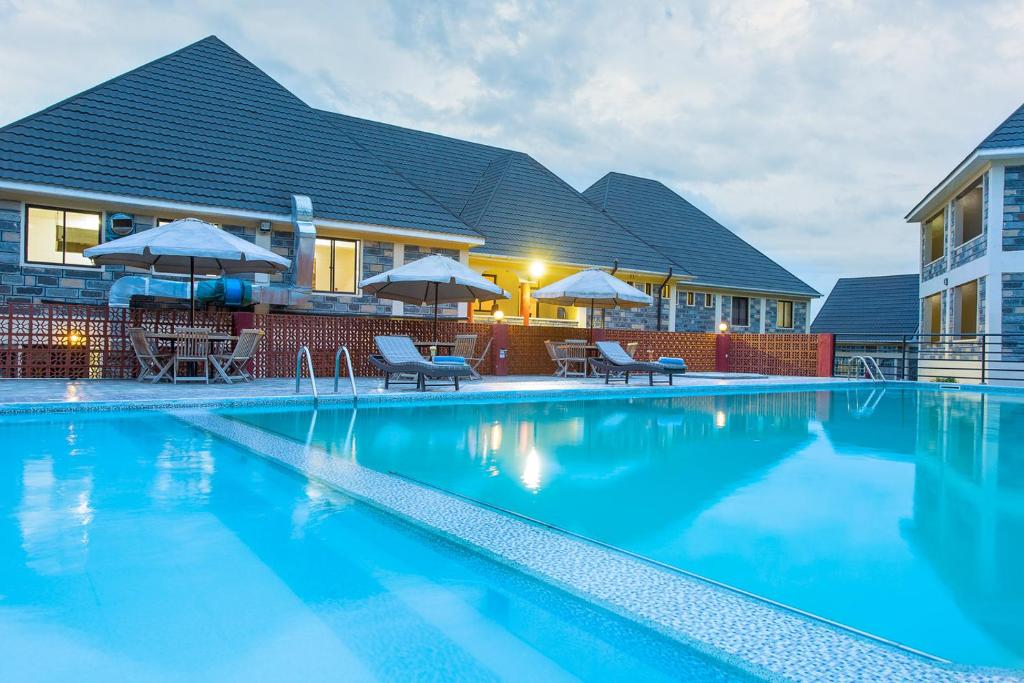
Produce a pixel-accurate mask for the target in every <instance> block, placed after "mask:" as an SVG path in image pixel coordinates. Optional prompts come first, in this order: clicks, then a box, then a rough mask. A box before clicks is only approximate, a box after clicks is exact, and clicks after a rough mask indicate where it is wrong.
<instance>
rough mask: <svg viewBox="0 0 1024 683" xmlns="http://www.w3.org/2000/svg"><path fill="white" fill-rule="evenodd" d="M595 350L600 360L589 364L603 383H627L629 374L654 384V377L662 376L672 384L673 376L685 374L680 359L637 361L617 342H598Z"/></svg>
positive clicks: (683, 362)
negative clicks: (643, 375)
mask: <svg viewBox="0 0 1024 683" xmlns="http://www.w3.org/2000/svg"><path fill="white" fill-rule="evenodd" d="M597 350H598V351H599V352H600V353H601V357H600V358H591V359H590V364H591V366H592V367H593V368H594V370H596V371H597V372H598V373H599V374H602V375H604V383H605V384H609V383H611V381H612V379H613V378H614V379H616V380H618V379H620V378H621V379H622V380H623V381H624V382H626V383H627V384H628V383H629V376H630V374H645V375H647V377H648V379H649V380H650V383H651V384H654V376H655V375H662V376H665V377H667V378H668V383H669V384H672V378H673V377H674V376H675V375H684V374H686V361H684V360H683V359H682V358H660V359H659V360H658V361H657V362H648V361H638V360H634V359H633V358H631V357H630V355H629V354H628V353H626V350H625V349H624V348H622V346H621V345H620V344H619V342H614V341H599V342H597Z"/></svg>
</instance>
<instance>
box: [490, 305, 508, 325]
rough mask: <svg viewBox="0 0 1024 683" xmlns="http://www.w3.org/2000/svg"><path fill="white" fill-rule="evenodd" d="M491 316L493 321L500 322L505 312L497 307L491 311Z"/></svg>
mask: <svg viewBox="0 0 1024 683" xmlns="http://www.w3.org/2000/svg"><path fill="white" fill-rule="evenodd" d="M491 317H492V318H494V322H499V323H500V322H501V320H502V318H504V317H505V312H504V311H502V310H501V309H500V308H498V309H496V310H494V311H493V312H492V313H491Z"/></svg>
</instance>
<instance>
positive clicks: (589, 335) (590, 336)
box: [587, 299, 594, 344]
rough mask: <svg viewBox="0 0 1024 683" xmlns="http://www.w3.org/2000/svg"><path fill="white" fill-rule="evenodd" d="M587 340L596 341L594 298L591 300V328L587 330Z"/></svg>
mask: <svg viewBox="0 0 1024 683" xmlns="http://www.w3.org/2000/svg"><path fill="white" fill-rule="evenodd" d="M587 341H589V342H590V343H591V344H593V343H594V300H593V299H591V300H590V328H589V329H588V330H587Z"/></svg>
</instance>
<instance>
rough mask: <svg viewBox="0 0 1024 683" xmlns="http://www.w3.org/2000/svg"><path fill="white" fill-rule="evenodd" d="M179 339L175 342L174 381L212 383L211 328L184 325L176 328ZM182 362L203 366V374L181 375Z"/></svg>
mask: <svg viewBox="0 0 1024 683" xmlns="http://www.w3.org/2000/svg"><path fill="white" fill-rule="evenodd" d="M176 333H177V339H176V341H175V344H174V360H173V361H172V362H171V365H172V366H173V368H174V372H173V378H174V383H175V384H177V383H178V382H206V383H207V384H209V383H210V330H209V329H208V328H204V327H182V328H178V329H177V330H176ZM182 363H191V364H193V367H195V368H198V367H199V366H200V365H202V366H203V374H201V375H200V374H195V375H179V374H178V370H179V369H180V368H181V364H182Z"/></svg>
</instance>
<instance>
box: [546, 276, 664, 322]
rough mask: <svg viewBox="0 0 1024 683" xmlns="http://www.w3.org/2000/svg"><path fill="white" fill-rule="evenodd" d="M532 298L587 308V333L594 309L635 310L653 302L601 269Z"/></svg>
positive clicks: (554, 285)
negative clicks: (588, 317)
mask: <svg viewBox="0 0 1024 683" xmlns="http://www.w3.org/2000/svg"><path fill="white" fill-rule="evenodd" d="M531 296H532V297H533V298H534V299H537V300H539V301H545V302H547V303H551V304H556V305H559V306H588V307H589V308H590V330H591V334H593V329H594V309H595V308H637V307H640V306H650V305H651V304H652V303H654V299H652V298H651V297H649V296H648V295H646V294H644V293H643V292H641V291H640V290H639V289H636V288H635V287H631V286H629V285H627V284H626V283H625V282H623V281H622V280H620V279H619V278H617V277H615V276H614V275H610V274H608V273H606V272H605V271H603V270H601V269H600V268H590V269H588V270H581V271H580V272H578V273H573V274H572V275H570V276H569V277H565V278H562V279H561V280H559V281H558V282H552V283H551V284H550V285H547V286H545V287H541V288H540V289H538V290H537V291H535V292H533V293H532V294H531Z"/></svg>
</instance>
